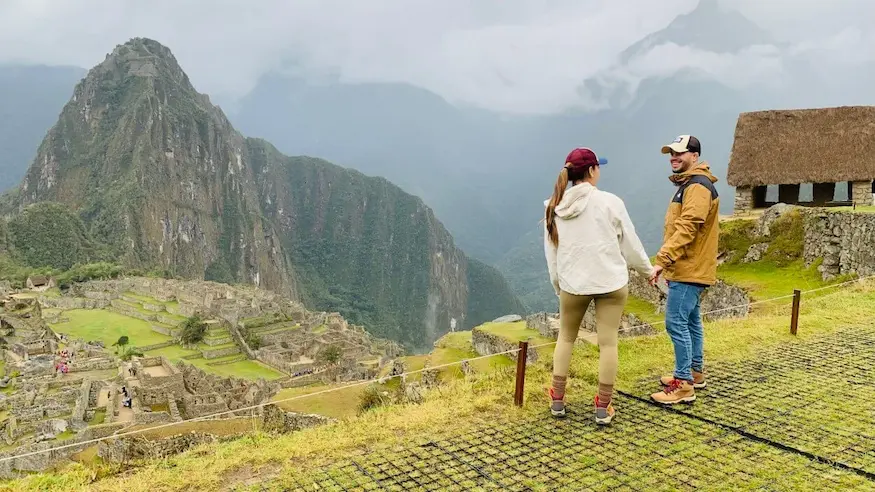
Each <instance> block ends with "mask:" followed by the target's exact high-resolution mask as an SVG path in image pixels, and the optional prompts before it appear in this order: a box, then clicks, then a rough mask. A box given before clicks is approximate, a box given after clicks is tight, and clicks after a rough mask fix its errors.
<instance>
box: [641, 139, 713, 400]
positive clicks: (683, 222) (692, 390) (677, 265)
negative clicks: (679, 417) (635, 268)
mask: <svg viewBox="0 0 875 492" xmlns="http://www.w3.org/2000/svg"><path fill="white" fill-rule="evenodd" d="M662 153H663V154H670V155H671V158H670V162H671V170H672V176H671V177H669V180H670V181H671V182H672V183H674V184H675V186H676V187H677V190H676V191H675V193H674V195H673V197H672V200H671V202H670V204H669V207H668V212H667V213H666V216H665V236H664V239H663V245H662V248H661V249H660V250H659V253H657V255H656V266H655V267H654V270H653V273H652V274H651V276H650V282H651V283H652V284H655V283H656V281H657V280H658V279H659V276H660V275H661V274H663V275H664V276H665V280H666V281H667V282H668V298H667V300H666V307H665V326H666V330H667V331H668V334H669V336H670V337H671V342H672V344H673V345H674V354H675V356H674V357H675V369H674V374H673V375H672V376H664V377H662V378H661V380H660V383H661V384H662V385H663V386H665V389H664V390H663V391H659V392H657V393H654V394H652V395H651V398H653V399H654V400H655V401H657V402H659V403H663V404H667V405H672V404H675V403H689V402H693V401H695V400H696V389H697V388H698V389H701V388H704V387H705V376H704V374H703V372H704V361H703V358H704V357H703V346H704V336H705V333H704V329H703V327H702V317H701V314H700V312H699V300H700V298H701V295H702V292H703V291H704V290H705V288H706V287H708V286H710V285H714V284H715V283H716V282H717V240H718V235H719V225H718V211H719V208H720V199H719V197H718V196H717V190H716V188H714V183H715V182H717V178H715V177H714V175H713V174H711V170H710V167H709V166H708V163H707V162H705V161H699V156H700V155H701V154H702V145H701V143H700V142H699V139H697V138H696V137H694V136H692V135H681V136H679V137H677V138H676V139H675V140H674V142H672V143H670V144H668V145H665V146H663V147H662Z"/></svg>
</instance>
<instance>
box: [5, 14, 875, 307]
mask: <svg viewBox="0 0 875 492" xmlns="http://www.w3.org/2000/svg"><path fill="white" fill-rule="evenodd" d="M207 5H209V6H207ZM165 7H166V8H167V9H171V10H172V11H173V12H174V15H173V16H171V17H170V18H167V17H166V15H164V13H166V11H167V10H166V9H165ZM872 18H875V2H868V1H863V0H841V1H838V0H837V1H834V2H819V1H814V0H805V1H789V0H788V1H779V0H773V1H760V0H738V1H731V2H730V1H718V0H702V1H701V2H698V1H696V0H670V1H665V2H645V1H643V0H641V1H637V0H636V1H626V2H600V1H596V0H559V1H552V2H543V1H522V0H513V1H503V2H499V1H484V2H461V1H449V2H440V3H436V2H430V1H426V0H415V1H409V0H403V1H402V0H383V1H374V2H366V3H365V2H361V3H359V2H351V1H339V0H330V1H324V0H320V1H315V0H313V1H300V2H294V4H293V5H292V4H291V3H286V2H279V1H265V2H258V3H257V4H253V5H250V4H248V3H245V2H220V3H209V4H207V3H206V2H198V1H194V2H186V3H185V4H180V5H177V4H176V3H173V4H171V3H170V2H169V1H164V0H159V1H155V2H150V3H149V4H148V6H147V5H143V4H139V3H135V2H132V1H130V2H125V1H122V2H109V1H98V0H85V1H83V2H77V4H76V6H75V8H74V7H73V6H72V5H66V4H55V5H53V6H52V8H49V7H48V2H39V1H37V2H33V1H27V2H26V1H24V0H13V1H12V2H5V3H4V4H3V5H2V6H0V63H11V62H15V63H45V64H50V65H56V64H57V65H61V64H63V65H77V66H91V65H93V64H94V63H96V62H99V61H100V57H102V56H103V54H104V53H105V51H106V49H107V46H111V45H114V44H117V43H121V42H124V41H125V40H126V39H127V38H129V37H132V36H150V37H153V38H155V39H158V40H159V41H161V42H162V43H165V44H166V45H168V46H171V47H172V48H173V50H174V52H175V53H176V54H177V57H178V58H179V60H180V62H181V63H182V64H184V65H185V66H186V67H189V68H188V71H189V73H190V75H191V77H192V81H193V83H194V84H195V86H196V87H197V89H198V90H199V91H201V92H207V93H210V94H211V96H213V99H214V100H215V101H218V102H219V103H220V104H221V105H222V107H223V108H224V109H225V110H226V112H227V113H228V116H229V118H230V120H231V121H232V122H233V124H234V125H235V126H236V127H237V128H239V129H240V131H241V132H243V133H244V134H246V135H247V136H255V137H263V138H266V139H268V140H270V141H271V142H273V143H274V144H276V145H277V147H278V148H279V150H280V151H282V152H284V153H286V154H290V155H300V154H305V155H313V156H318V157H322V158H325V159H328V160H330V161H332V162H335V163H337V164H339V165H342V166H346V167H352V168H355V169H358V170H360V171H362V172H364V173H366V174H369V175H379V176H384V177H386V178H387V179H389V180H390V181H392V182H393V183H395V184H398V185H399V186H401V187H402V188H403V189H404V190H405V191H407V192H409V193H412V194H414V195H417V196H419V197H421V198H422V199H423V200H424V201H425V202H426V203H427V204H428V205H430V206H431V207H432V208H433V209H434V210H435V213H436V214H437V216H438V218H439V219H440V220H441V221H442V222H443V223H444V224H445V225H446V226H447V228H448V229H449V231H450V232H451V233H452V234H453V236H454V238H455V240H456V242H457V244H458V245H459V246H461V248H462V249H463V250H464V251H465V252H466V253H467V254H469V255H471V256H473V257H475V258H478V259H481V260H483V261H484V262H486V263H489V264H492V265H495V266H498V267H499V268H500V269H501V270H502V272H503V273H504V275H505V277H507V278H508V280H509V281H510V282H511V285H512V286H513V287H514V288H515V290H516V292H517V293H518V294H519V295H520V296H521V297H522V298H523V300H524V301H525V302H526V303H527V304H528V306H529V308H530V309H555V296H553V295H552V292H551V289H550V286H549V284H548V282H547V279H546V272H545V268H544V260H543V253H542V251H541V242H540V241H541V238H540V229H539V225H538V220H539V218H540V216H541V214H542V211H543V206H542V201H543V200H544V199H545V198H546V197H547V196H548V195H549V194H550V192H551V190H552V184H553V182H554V180H555V179H556V175H557V173H558V171H559V169H560V167H561V166H562V164H563V162H562V160H563V158H564V156H565V155H566V153H567V152H568V151H569V150H570V149H571V148H572V147H574V146H579V145H587V146H591V147H593V148H595V149H596V150H597V151H598V152H599V153H600V154H601V155H603V156H605V157H608V158H609V160H610V164H609V165H608V166H606V168H605V170H604V173H603V183H602V186H601V187H602V188H604V189H606V190H608V191H611V192H614V193H616V194H618V195H619V196H621V197H622V198H623V199H624V200H626V203H627V206H628V207H629V210H630V213H631V214H632V217H633V220H634V222H635V224H636V227H637V228H638V230H639V232H640V234H641V235H642V238H643V239H644V241H645V244H646V246H647V248H648V251H649V252H651V253H653V252H655V250H656V248H657V247H658V246H659V241H660V239H661V238H660V235H661V230H662V214H663V211H664V206H665V204H666V202H667V201H668V196H669V195H670V194H671V192H672V188H671V184H670V183H669V182H668V180H667V179H666V177H667V175H668V173H669V170H668V165H667V162H666V159H665V158H664V157H663V156H661V155H660V154H659V150H658V149H659V147H660V146H661V145H662V144H663V143H665V142H667V141H670V140H671V139H673V138H674V137H675V136H676V135H677V134H680V133H693V134H695V135H697V136H698V137H700V139H701V140H702V142H703V151H704V152H703V158H704V159H706V160H708V161H709V162H710V163H711V165H712V168H713V170H714V172H715V174H716V175H717V176H718V177H720V178H721V182H719V183H718V189H719V191H720V192H721V193H722V196H723V207H724V210H727V211H728V210H729V209H730V208H731V205H732V195H731V189H730V188H729V187H728V186H727V185H726V183H725V182H724V180H723V178H724V177H725V174H726V162H727V160H728V156H729V149H730V147H731V143H732V137H733V131H734V125H735V120H736V118H737V116H738V113H739V112H741V111H748V110H754V109H771V108H790V107H818V106H831V105H844V104H875V96H873V95H872V94H871V87H872V86H873V83H875V32H873V31H872V30H871V29H870V28H869V26H868V25H867V23H868V22H869V20H870V19H872ZM85 19H87V23H88V24H89V26H90V28H89V30H88V32H89V33H91V34H88V33H85V32H84V31H83V29H82V28H81V25H82V23H83V22H86V21H85ZM77 20H79V21H81V22H77ZM37 32H38V33H39V35H37ZM26 86H31V87H33V84H32V83H28V82H21V85H20V87H18V88H14V87H13V88H7V89H6V90H5V91H4V92H5V94H2V95H0V97H14V96H10V94H16V93H17V92H16V91H23V90H24V89H23V88H24V87H26ZM45 94H46V96H45V99H44V100H45V101H57V102H56V103H52V104H54V110H53V111H54V114H51V112H50V108H46V109H39V110H35V112H41V111H45V112H46V113H49V117H47V118H46V119H45V121H46V122H47V123H46V125H48V124H50V123H51V121H53V120H54V119H55V118H56V117H57V113H58V112H59V111H60V108H61V106H62V105H63V103H64V102H65V101H66V100H67V99H68V98H69V96H70V94H71V91H70V89H69V86H68V87H66V88H61V89H53V88H46V89H45ZM0 104H2V103H0ZM52 104H48V106H52ZM0 107H5V106H0ZM14 119H15V117H12V118H3V119H0V126H2V127H3V128H0V130H5V129H6V128H9V127H10V126H11V125H14V121H13V120H14ZM47 129H48V127H47V126H46V127H45V128H42V129H41V130H39V132H36V131H34V132H35V133H38V135H37V136H36V137H35V141H36V142H39V140H40V139H41V138H42V136H43V135H44V133H45V131H46V130H47ZM2 133H3V132H0V134H2ZM32 140H34V139H32ZM12 143H13V144H14V143H15V142H12ZM6 145H7V147H8V145H9V144H6ZM35 153H36V148H35V146H34V145H33V144H27V143H26V139H21V145H20V146H19V147H18V148H14V149H11V150H7V151H6V152H5V155H8V156H9V157H8V158H7V159H6V160H0V166H3V167H2V169H0V171H2V172H3V175H4V176H16V175H20V174H23V172H24V170H25V169H26V168H27V166H28V164H29V160H30V159H31V158H32V157H33V156H34V155H35ZM23 155H26V156H28V157H26V158H24V157H21V156H23ZM10 182H11V180H10ZM0 184H2V183H0ZM8 185H9V184H8V183H7V186H8Z"/></svg>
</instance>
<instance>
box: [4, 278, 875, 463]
mask: <svg viewBox="0 0 875 492" xmlns="http://www.w3.org/2000/svg"><path fill="white" fill-rule="evenodd" d="M873 278H875V275H870V276H867V277H861V278H857V279H853V280H848V281H846V282H841V283H837V284H831V285H828V286H824V287H819V288H816V289H810V290H806V291H804V292H802V294H811V293H814V292H820V291H823V290H827V289H834V288H837V287H842V286H845V285H849V284H854V283H857V282H861V281H864V280H869V279H873ZM794 295H795V294H790V295H785V296H779V297H773V298H771V299H765V300H762V301H756V302H752V303H748V304H739V305H737V306H730V307H726V308H721V309H715V310H712V311H708V312H705V313H702V315H703V316H705V315H709V314H716V313H719V312H723V311H731V310H735V309H742V308H746V307H748V308H749V307H750V306H754V305H758V304H764V303H767V302H774V301H778V300H783V299H789V298H792V297H794ZM664 323H665V321H664V320H662V321H657V322H654V323H647V324H641V325H636V326H630V327H627V328H624V329H622V330H620V332H624V331H630V330H634V329H636V328H643V327H646V326H653V325H658V324H664ZM556 343H557V341H555V340H554V341H552V342H546V343H542V344H538V345H531V346H529V347H528V348H529V349H536V348H541V347H548V346H551V345H555V344H556ZM519 351H520V349H519V347H517V348H513V349H510V350H506V351H504V352H498V353H494V354H488V355H481V356H478V357H473V358H470V359H463V360H459V361H455V362H447V363H445V364H440V365H437V366H431V367H426V368H422V369H417V370H414V371H406V372H403V373H401V374H395V375H392V376H382V377H377V378H372V379H366V380H362V381H358V382H355V383H351V384H347V385H344V386H338V387H334V388H326V389H324V390H321V391H316V392H313V393H307V394H304V395H297V396H292V397H289V398H283V399H281V400H274V401H269V402H263V403H259V404H256V405H251V406H248V407H241V408H237V409H235V410H226V411H222V412H216V413H212V414H209V415H203V416H200V417H195V418H191V419H187V420H183V421H181V422H169V423H165V424H160V425H156V426H152V427H147V428H144V429H137V430H132V431H127V432H122V433H120V434H113V435H110V436H105V437H100V438H95V439H90V440H87V441H82V442H76V443H72V444H65V445H62V446H57V447H53V448H48V449H43V450H38V451H31V452H28V453H23V454H19V455H14V456H6V457H2V458H0V463H3V462H6V461H10V460H15V459H18V458H26V457H29V456H35V455H38V454H43V453H51V452H54V451H60V450H63V449H69V448H74V447H81V446H87V445H90V444H96V443H100V442H102V441H107V440H110V439H118V438H122V437H127V436H132V435H136V434H141V433H144V432H149V431H154V430H158V429H164V428H167V427H172V426H175V425H179V424H185V423H190V422H200V421H206V420H211V419H214V418H216V417H220V416H223V415H229V414H235V413H239V412H246V411H249V410H251V411H254V410H256V409H259V408H263V407H265V406H267V405H277V404H280V403H286V402H290V401H295V400H301V399H304V398H310V397H313V396H318V395H323V394H327V393H332V392H335V391H340V390H345V389H348V388H354V387H358V386H364V385H367V384H372V383H376V382H380V381H386V380H389V379H394V378H398V377H407V376H411V375H414V374H419V373H423V372H425V371H432V370H437V369H444V368H447V367H453V366H456V365H461V364H462V363H463V362H473V361H477V360H483V359H488V358H491V357H497V356H499V355H509V354H516V353H518V352H519Z"/></svg>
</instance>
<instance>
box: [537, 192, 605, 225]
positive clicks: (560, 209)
mask: <svg viewBox="0 0 875 492" xmlns="http://www.w3.org/2000/svg"><path fill="white" fill-rule="evenodd" d="M594 192H595V187H594V186H593V185H591V184H589V183H581V184H579V185H574V186H572V187H571V188H568V189H567V190H565V194H564V195H562V200H561V201H560V202H559V205H557V206H556V210H555V212H556V216H557V217H561V218H563V219H571V218H574V217H577V216H578V215H580V214H581V213H583V211H584V210H585V209H586V206H587V204H588V203H589V199H590V198H591V197H592V195H593V193H594ZM549 204H550V200H549V199H547V200H544V206H545V207H546V206H548V205H549Z"/></svg>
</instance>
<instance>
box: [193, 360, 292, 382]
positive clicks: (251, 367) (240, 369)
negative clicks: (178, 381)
mask: <svg viewBox="0 0 875 492" xmlns="http://www.w3.org/2000/svg"><path fill="white" fill-rule="evenodd" d="M231 357H237V355H233V356H229V357H228V358H231ZM222 359H224V357H223V358H219V359H193V360H187V361H185V362H186V363H188V364H192V365H194V366H195V367H198V368H200V369H203V370H204V371H206V372H210V373H213V374H217V375H219V376H225V377H235V378H240V379H249V380H251V381H255V380H256V379H258V378H264V379H266V380H268V381H273V380H275V379H282V378H284V377H286V375H285V374H283V373H281V372H277V371H275V370H273V369H271V368H270V367H267V366H266V365H264V364H262V363H261V362H258V361H255V360H248V359H247V360H241V361H238V362H232V363H231V364H222V365H219V366H210V365H207V364H208V363H210V362H217V361H221V360H222Z"/></svg>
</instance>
